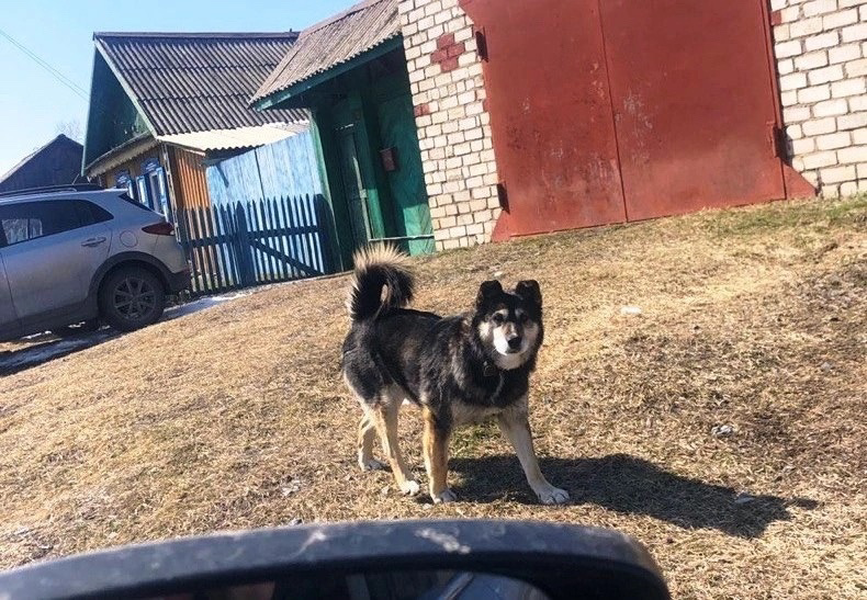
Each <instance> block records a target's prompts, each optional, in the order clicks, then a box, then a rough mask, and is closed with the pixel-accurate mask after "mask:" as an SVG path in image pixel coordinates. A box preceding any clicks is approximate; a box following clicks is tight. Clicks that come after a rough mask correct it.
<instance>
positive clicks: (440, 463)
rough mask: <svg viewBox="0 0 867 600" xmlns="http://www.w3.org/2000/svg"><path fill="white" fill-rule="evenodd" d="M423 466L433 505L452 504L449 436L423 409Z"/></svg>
mask: <svg viewBox="0 0 867 600" xmlns="http://www.w3.org/2000/svg"><path fill="white" fill-rule="evenodd" d="M423 450H424V466H425V468H426V469H427V478H428V486H429V489H430V497H431V499H432V500H433V501H434V503H435V504H439V503H440V502H454V501H455V500H457V497H456V496H455V494H454V492H452V491H451V490H450V489H449V488H448V468H449V435H448V431H447V430H446V429H444V428H443V427H441V426H440V425H439V424H438V423H437V421H436V416H435V415H434V413H433V412H432V411H431V410H430V409H429V408H425V409H424V447H423Z"/></svg>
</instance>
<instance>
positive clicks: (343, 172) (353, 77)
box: [252, 0, 434, 267]
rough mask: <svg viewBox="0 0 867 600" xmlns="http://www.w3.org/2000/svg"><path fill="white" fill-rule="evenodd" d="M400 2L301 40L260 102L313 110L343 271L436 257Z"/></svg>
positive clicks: (352, 14) (374, 1)
mask: <svg viewBox="0 0 867 600" xmlns="http://www.w3.org/2000/svg"><path fill="white" fill-rule="evenodd" d="M397 5H398V2H397V0H368V1H366V2H362V3H360V4H357V5H355V6H353V7H352V8H350V9H348V10H346V11H344V12H343V13H340V14H338V15H336V16H334V17H332V18H331V19H328V20H326V21H324V22H322V23H318V24H316V25H313V26H312V27H309V28H308V29H306V30H304V31H302V32H301V34H300V35H299V36H298V40H297V41H296V43H295V44H294V45H293V47H292V48H291V49H290V50H289V51H288V53H287V55H286V56H285V57H284V58H283V60H282V61H281V63H280V64H279V65H278V66H277V68H276V69H275V70H274V71H273V72H272V73H271V75H270V76H269V77H268V79H267V80H266V81H265V83H264V84H263V85H262V87H261V88H260V90H259V91H258V92H257V93H256V94H255V96H254V97H253V99H252V104H253V106H254V107H256V108H258V109H260V110H273V109H287V108H301V107H303V108H309V109H311V111H312V115H313V121H314V124H315V132H316V136H317V139H318V140H317V141H318V147H319V151H320V159H321V161H320V162H321V164H322V169H323V171H324V173H323V174H324V177H323V179H324V180H325V181H327V183H328V186H327V187H328V197H329V200H330V204H331V208H332V211H333V215H334V222H335V226H336V230H337V243H338V245H339V248H337V249H336V250H338V254H339V255H340V256H341V257H342V259H343V263H344V265H345V266H347V267H348V266H349V265H351V255H352V252H353V251H354V250H355V249H356V248H359V247H361V246H364V245H366V244H370V243H377V242H384V241H388V242H393V243H395V244H397V245H398V246H400V247H402V248H403V249H404V250H406V251H408V252H409V253H410V254H424V253H428V252H432V251H433V250H434V236H433V229H432V226H431V217H430V209H429V206H428V198H427V192H426V190H425V181H424V173H423V171H422V161H421V155H420V152H419V143H418V135H417V132H416V125H415V117H414V114H413V104H412V96H411V94H410V84H409V76H408V73H407V66H406V58H405V56H404V50H403V39H402V37H401V33H400V20H399V17H398V9H397Z"/></svg>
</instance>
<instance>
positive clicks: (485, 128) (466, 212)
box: [399, 0, 500, 250]
mask: <svg viewBox="0 0 867 600" xmlns="http://www.w3.org/2000/svg"><path fill="white" fill-rule="evenodd" d="M399 12H400V22H401V31H402V33H403V40H404V41H403V44H404V49H405V51H406V59H407V68H408V70H409V81H410V88H411V91H412V101H413V106H414V108H415V122H416V127H417V129H418V138H419V148H420V149H421V160H422V167H423V169H424V177H425V185H426V187H427V194H428V202H429V203H430V209H431V219H432V221H433V229H434V237H435V239H436V246H437V249H438V250H442V249H448V248H458V247H465V246H472V245H475V244H481V243H485V242H488V241H490V239H491V233H492V232H493V230H494V225H495V224H496V221H497V217H498V216H499V213H500V208H499V202H498V200H497V189H496V184H497V166H496V163H495V161H494V150H493V144H492V142H491V125H490V118H489V115H488V111H487V108H486V105H485V87H484V82H483V79H482V64H481V60H480V59H479V55H478V52H477V51H476V41H475V37H474V33H473V24H472V23H471V22H470V19H469V17H467V15H466V14H465V13H464V11H463V9H461V8H460V6H459V5H458V0H403V1H402V2H401V3H400V5H399Z"/></svg>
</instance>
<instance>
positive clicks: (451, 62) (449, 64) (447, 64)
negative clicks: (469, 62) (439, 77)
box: [440, 56, 458, 73]
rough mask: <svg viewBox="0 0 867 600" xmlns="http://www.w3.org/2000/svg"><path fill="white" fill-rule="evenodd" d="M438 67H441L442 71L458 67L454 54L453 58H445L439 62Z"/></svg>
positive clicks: (446, 71)
mask: <svg viewBox="0 0 867 600" xmlns="http://www.w3.org/2000/svg"><path fill="white" fill-rule="evenodd" d="M440 67H441V68H442V70H443V73H448V72H449V71H454V70H455V69H457V68H458V57H457V56H455V57H453V58H447V59H445V60H444V61H443V62H441V63H440Z"/></svg>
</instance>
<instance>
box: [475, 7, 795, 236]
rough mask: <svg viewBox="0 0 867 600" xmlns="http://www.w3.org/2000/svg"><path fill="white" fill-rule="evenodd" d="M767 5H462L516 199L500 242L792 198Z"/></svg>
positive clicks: (510, 201)
mask: <svg viewBox="0 0 867 600" xmlns="http://www.w3.org/2000/svg"><path fill="white" fill-rule="evenodd" d="M763 2H764V0H729V1H727V2H708V1H707V0H533V1H532V2H528V1H516V2H503V1H502V0H464V1H463V2H462V4H463V6H464V8H465V10H466V11H467V13H468V14H469V16H470V17H471V18H472V19H473V22H474V23H475V24H476V27H477V29H478V30H479V31H480V32H481V33H482V34H483V35H484V40H485V45H486V47H487V55H488V60H487V61H486V62H485V67H484V74H485V86H486V89H487V91H488V104H489V110H490V113H491V125H492V129H493V137H494V150H495V152H496V156H497V164H498V168H499V176H500V179H501V180H502V181H503V184H504V188H505V191H506V201H507V206H506V208H507V210H506V211H505V212H504V214H503V216H502V217H501V219H500V222H499V223H498V224H497V230H496V232H495V237H498V238H503V237H508V236H510V235H520V234H528V233H538V232H544V231H553V230H557V229H568V228H573V227H581V226H587V225H600V224H605V223H611V222H617V221H626V220H639V219H646V218H650V217H657V216H663V215H671V214H677V213H683V212H689V211H693V210H697V209H700V208H703V207H713V206H730V205H735V204H747V203H751V202H760V201H765V200H771V199H776V198H784V197H785V196H786V191H785V184H784V165H783V162H782V160H781V158H780V157H779V156H778V152H777V151H776V144H775V143H774V142H775V131H776V127H777V124H778V123H779V116H778V115H779V110H778V107H777V102H776V92H775V89H774V84H773V82H774V76H773V71H772V70H771V67H770V64H771V63H770V58H769V54H768V48H769V46H768V40H769V38H768V36H769V33H768V28H767V26H766V24H767V15H766V13H765V7H764V4H763ZM802 189H803V188H802Z"/></svg>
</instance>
